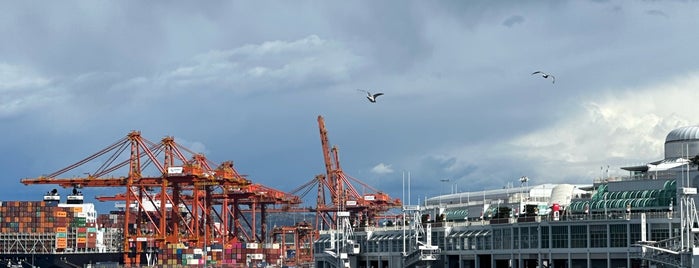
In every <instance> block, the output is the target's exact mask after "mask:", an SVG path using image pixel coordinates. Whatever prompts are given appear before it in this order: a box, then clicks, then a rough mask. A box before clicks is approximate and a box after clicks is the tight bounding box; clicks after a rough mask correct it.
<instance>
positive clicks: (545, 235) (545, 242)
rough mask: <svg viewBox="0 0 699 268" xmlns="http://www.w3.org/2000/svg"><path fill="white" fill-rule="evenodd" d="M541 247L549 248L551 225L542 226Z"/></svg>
mask: <svg viewBox="0 0 699 268" xmlns="http://www.w3.org/2000/svg"><path fill="white" fill-rule="evenodd" d="M541 248H549V227H548V226H541Z"/></svg>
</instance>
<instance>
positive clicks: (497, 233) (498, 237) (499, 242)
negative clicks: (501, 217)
mask: <svg viewBox="0 0 699 268" xmlns="http://www.w3.org/2000/svg"><path fill="white" fill-rule="evenodd" d="M493 249H503V239H502V229H494V230H493Z"/></svg>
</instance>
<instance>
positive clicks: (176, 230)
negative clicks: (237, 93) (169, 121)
mask: <svg viewBox="0 0 699 268" xmlns="http://www.w3.org/2000/svg"><path fill="white" fill-rule="evenodd" d="M127 149H129V151H130V154H129V157H128V159H126V160H124V161H122V162H117V158H118V157H119V155H120V154H121V153H122V152H124V151H126V150H127ZM181 150H184V151H187V152H189V153H191V154H192V155H193V157H192V158H191V160H188V159H187V158H186V157H185V156H184V154H183V153H182V151H181ZM109 152H111V153H112V155H111V156H109V158H108V159H107V160H105V161H104V162H103V164H102V166H100V167H99V168H98V169H97V170H96V171H95V172H92V173H90V174H88V176H86V177H78V178H58V176H60V175H61V174H64V173H66V172H68V171H70V170H73V169H75V168H77V167H79V166H81V165H83V164H86V163H88V162H90V161H92V160H94V159H97V158H99V157H102V156H104V155H107V153H109ZM160 154H163V155H164V161H163V162H162V163H160V162H159V160H158V158H157V156H158V155H160ZM176 161H178V162H176ZM176 163H181V166H177V165H176ZM126 165H128V175H127V176H126V177H107V176H106V175H107V174H109V173H111V172H114V171H117V170H119V169H121V168H125V167H126ZM147 166H154V167H155V169H156V174H160V175H159V176H158V177H144V176H143V173H144V168H145V167H147ZM211 166H212V165H210V164H209V162H208V161H207V160H206V158H205V157H204V156H203V155H200V154H195V153H192V152H191V151H189V150H188V149H186V148H184V147H181V146H179V145H177V144H176V143H175V142H174V139H173V138H171V137H166V138H164V139H163V140H162V142H161V143H158V144H156V143H152V142H150V141H148V140H146V139H145V138H142V137H141V135H140V132H137V131H133V132H131V133H129V134H128V135H127V136H126V137H125V138H122V139H120V140H119V141H117V142H116V143H114V144H112V145H110V146H109V147H107V148H105V149H103V150H101V151H99V152H97V153H95V154H93V155H91V156H89V157H87V158H85V159H83V160H81V161H79V162H77V163H75V164H73V165H70V166H68V167H66V168H64V169H61V170H59V171H57V172H54V173H52V174H50V175H48V176H42V177H39V178H34V179H29V178H27V179H22V180H21V182H22V183H24V184H25V185H30V184H54V185H59V186H62V187H75V186H82V187H124V188H125V189H126V191H125V193H123V194H122V195H121V197H123V200H124V201H125V202H126V208H127V209H126V211H125V214H124V217H125V224H124V240H125V241H124V260H125V262H127V264H136V265H137V264H139V263H140V255H139V254H136V255H135V256H130V255H131V254H129V252H130V251H131V250H132V249H133V251H136V252H142V251H143V250H144V249H145V247H150V246H152V247H159V248H160V249H165V247H166V244H167V243H175V242H179V241H189V242H195V243H196V245H197V246H203V241H202V239H206V238H207V237H210V236H211V234H212V232H211V230H212V229H213V228H212V225H213V223H212V222H211V221H210V219H211V213H212V209H213V208H212V203H213V202H212V201H213V199H212V195H213V189H214V188H213V187H214V186H221V187H219V188H221V189H223V188H225V187H242V186H246V185H248V184H250V182H249V181H248V180H247V179H245V178H244V177H243V176H241V175H240V174H238V173H237V171H235V169H234V168H233V164H232V162H224V163H223V164H221V165H220V166H218V167H217V168H216V169H212V168H211ZM170 168H172V169H170ZM153 187H160V193H159V196H151V195H150V194H149V193H148V192H147V188H153ZM187 193H189V194H187ZM183 195H191V196H193V197H194V198H192V199H191V200H190V202H191V203H186V202H185V201H186V200H185V199H184V198H182V196H183ZM200 197H201V198H200ZM155 198H159V200H160V207H159V208H158V209H157V211H156V212H155V213H145V210H144V203H143V200H144V199H147V200H148V202H150V203H152V204H155V200H156V199H155ZM134 202H135V203H137V204H138V206H137V213H136V214H135V215H132V214H133V213H132V212H131V211H130V204H132V203H134ZM168 202H169V204H171V205H172V212H171V216H172V219H171V220H169V221H168V220H167V219H168V213H167V209H166V204H168ZM180 205H183V206H184V207H185V208H187V210H188V211H187V215H190V217H191V219H186V218H185V217H184V216H183V215H181V213H179V212H178V211H177V209H178V208H179V207H180ZM132 216H133V217H134V218H133V219H132ZM201 218H205V219H207V224H205V225H204V224H200V223H199V219H201ZM131 223H135V226H136V228H134V229H133V230H132V229H131V228H130V227H131V226H130V224H131ZM148 223H150V226H151V227H153V229H154V230H155V232H154V233H153V234H147V233H143V232H142V228H141V227H143V226H144V225H146V224H148ZM210 238H212V237H210ZM141 242H143V243H141ZM146 242H147V243H151V244H152V245H147V244H146ZM132 257H133V258H132Z"/></svg>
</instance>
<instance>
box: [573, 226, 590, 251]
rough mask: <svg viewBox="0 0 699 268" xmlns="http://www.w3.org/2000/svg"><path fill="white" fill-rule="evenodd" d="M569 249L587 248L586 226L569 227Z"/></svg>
mask: <svg viewBox="0 0 699 268" xmlns="http://www.w3.org/2000/svg"><path fill="white" fill-rule="evenodd" d="M570 247H571V248H586V247H587V226H586V225H573V226H570Z"/></svg>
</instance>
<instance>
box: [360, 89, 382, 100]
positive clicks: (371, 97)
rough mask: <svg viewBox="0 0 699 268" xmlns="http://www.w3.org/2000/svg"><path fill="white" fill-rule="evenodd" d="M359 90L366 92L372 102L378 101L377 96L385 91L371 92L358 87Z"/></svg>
mask: <svg viewBox="0 0 699 268" xmlns="http://www.w3.org/2000/svg"><path fill="white" fill-rule="evenodd" d="M357 90H359V91H361V92H365V93H366V95H367V96H366V98H367V99H368V100H369V101H370V102H372V103H375V102H376V97H378V96H381V95H383V93H376V94H371V92H369V91H366V90H361V89H357Z"/></svg>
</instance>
